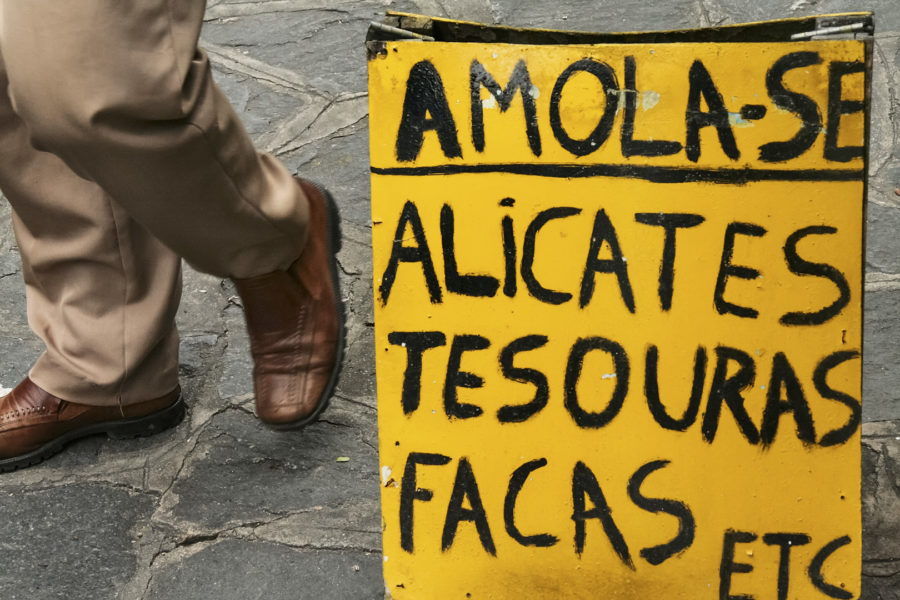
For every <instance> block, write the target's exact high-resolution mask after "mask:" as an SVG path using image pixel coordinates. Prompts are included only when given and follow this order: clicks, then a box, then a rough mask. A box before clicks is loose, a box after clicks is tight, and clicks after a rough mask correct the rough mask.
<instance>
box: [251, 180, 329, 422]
mask: <svg viewBox="0 0 900 600" xmlns="http://www.w3.org/2000/svg"><path fill="white" fill-rule="evenodd" d="M297 182H298V183H299V185H300V187H301V188H303V192H304V193H305V194H306V197H307V198H308V199H309V220H310V223H309V239H308V241H307V243H306V247H305V248H304V249H303V254H302V255H301V256H300V258H299V259H297V261H296V262H295V263H294V264H293V265H291V266H290V268H289V269H288V270H287V271H275V272H273V273H267V274H265V275H260V276H258V277H252V278H249V279H236V280H235V281H234V283H235V287H236V288H237V292H238V294H239V295H240V297H241V300H242V302H243V304H244V314H245V316H246V319H247V330H248V332H249V334H250V351H251V353H252V354H253V383H254V387H255V389H256V412H257V415H258V416H259V418H260V419H261V420H262V421H263V422H264V423H266V424H267V425H270V426H272V427H274V428H275V429H293V428H297V427H302V426H304V425H307V424H309V423H310V422H312V421H313V420H315V419H316V417H318V416H319V414H320V413H321V412H322V410H324V408H325V405H326V403H327V402H328V398H329V396H331V392H332V391H333V390H334V385H335V383H336V381H337V375H338V371H339V370H340V366H341V358H342V357H343V353H344V314H343V305H342V304H341V296H340V288H339V285H340V284H339V281H338V273H337V262H336V260H335V257H334V255H335V253H336V252H337V251H338V250H340V247H341V232H340V217H339V216H338V212H337V206H336V205H335V203H334V200H333V199H332V198H331V196H330V195H329V193H328V192H327V191H325V190H324V189H321V188H319V187H318V186H316V185H315V184H313V183H311V182H309V181H305V180H302V179H299V178H298V179H297Z"/></svg>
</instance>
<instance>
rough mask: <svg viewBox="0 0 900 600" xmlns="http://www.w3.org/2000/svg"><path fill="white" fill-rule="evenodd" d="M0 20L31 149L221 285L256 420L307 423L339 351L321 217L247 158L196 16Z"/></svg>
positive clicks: (145, 1) (81, 12)
mask: <svg viewBox="0 0 900 600" xmlns="http://www.w3.org/2000/svg"><path fill="white" fill-rule="evenodd" d="M0 8H2V12H0V17H2V19H0V21H2V30H0V46H2V49H3V53H4V56H5V58H6V62H7V67H8V74H9V80H10V88H9V89H10V96H11V98H12V100H13V103H14V107H15V110H16V112H17V113H18V114H19V116H20V117H21V118H22V120H23V121H24V122H25V123H26V125H27V127H28V130H29V133H30V138H31V141H32V143H33V144H34V145H35V146H36V147H38V148H42V149H46V150H49V151H51V152H53V153H54V154H56V155H58V156H59V157H61V158H62V159H63V161H65V162H66V164H67V165H68V166H69V167H70V168H72V169H73V170H74V171H76V172H77V173H79V174H80V175H82V176H83V177H85V178H87V179H90V180H92V181H94V182H96V183H97V184H98V185H99V186H100V187H101V188H102V189H103V190H104V191H105V192H107V193H108V194H109V195H110V196H111V197H113V198H115V199H116V201H117V202H118V203H119V204H121V205H122V206H123V207H124V208H125V210H126V211H127V212H128V214H129V215H130V216H131V217H133V218H134V219H135V221H137V222H138V223H140V224H141V225H143V226H144V227H145V228H146V229H147V230H148V231H150V232H151V233H152V234H153V235H154V236H155V237H157V238H158V239H160V240H161V241H162V242H164V243H165V244H166V245H167V246H169V247H170V248H172V249H173V250H174V251H175V252H177V253H178V254H180V255H182V256H183V257H184V258H185V259H187V260H188V262H190V263H192V264H193V265H195V266H196V267H197V268H199V269H200V270H202V271H205V272H208V273H213V274H217V275H222V276H228V277H232V278H234V279H235V280H236V282H237V284H238V290H239V292H240V293H241V296H242V299H243V300H244V308H245V312H246V313H247V320H248V329H249V332H250V337H251V347H252V349H253V352H254V360H255V370H254V381H255V384H256V391H257V408H258V409H259V414H260V416H261V418H263V419H264V420H265V421H267V422H268V423H270V424H272V425H276V426H299V425H303V424H305V423H306V422H308V421H309V420H310V419H311V418H313V417H314V416H315V415H316V414H317V413H318V412H319V411H320V410H321V407H322V406H323V405H324V400H325V399H326V398H327V395H328V394H329V393H330V390H331V389H332V387H333V385H334V380H335V376H336V372H337V364H338V362H339V358H340V354H341V351H342V335H343V325H342V319H341V317H340V309H339V298H338V297H337V274H336V271H335V268H334V259H333V252H334V251H335V250H336V249H337V245H338V243H339V240H338V239H337V235H336V231H337V226H336V213H335V211H334V206H333V203H332V202H331V201H330V198H329V197H328V196H327V194H325V193H322V192H321V191H320V190H318V189H316V188H314V187H313V186H310V185H307V184H303V185H298V183H297V182H295V181H294V179H293V178H292V177H291V176H290V174H289V173H288V172H287V171H286V170H285V169H284V167H283V166H281V165H280V164H279V163H278V162H277V161H275V160H274V159H272V158H271V157H269V156H266V155H261V154H258V153H257V152H256V151H255V149H254V148H253V146H252V144H251V141H250V139H249V137H248V136H247V134H246V132H245V131H244V129H243V127H242V126H241V124H240V122H239V120H238V118H237V116H236V115H235V113H234V111H233V109H232V108H231V106H230V105H229V104H228V102H227V101H226V100H225V98H224V96H223V95H222V93H221V92H220V91H219V89H218V88H217V87H216V86H215V85H214V84H213V82H212V79H211V76H210V67H209V62H208V60H207V59H206V57H205V55H203V54H202V53H201V52H198V51H197V49H196V42H197V38H198V36H199V30H200V25H201V22H202V16H203V9H204V2H203V1H202V0H142V1H141V2H120V1H118V0H80V1H79V2H77V3H68V2H65V3H63V2H57V1H56V0H29V2H18V1H12V0H3V2H2V4H0ZM48 90H52V93H48ZM311 222H312V223H315V224H316V225H315V227H314V228H313V229H312V230H310V227H309V224H310V223H311ZM308 238H309V242H308V243H307V239H308Z"/></svg>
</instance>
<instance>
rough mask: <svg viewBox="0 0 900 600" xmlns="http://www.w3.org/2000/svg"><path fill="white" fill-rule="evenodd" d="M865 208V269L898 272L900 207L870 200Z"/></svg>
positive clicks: (899, 267)
mask: <svg viewBox="0 0 900 600" xmlns="http://www.w3.org/2000/svg"><path fill="white" fill-rule="evenodd" d="M898 166H900V161H898ZM898 175H900V168H898ZM898 199H900V198H898ZM866 209H867V210H866V270H867V271H869V272H872V271H878V272H881V273H900V208H888V207H885V206H882V205H879V204H876V203H874V202H870V203H869V205H868V206H867V207H866Z"/></svg>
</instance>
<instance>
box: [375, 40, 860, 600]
mask: <svg viewBox="0 0 900 600" xmlns="http://www.w3.org/2000/svg"><path fill="white" fill-rule="evenodd" d="M865 53H866V48H865V44H864V42H861V41H854V40H843V41H825V40H823V41H802V42H787V43H721V44H700V43H698V44H693V43H655V44H599V45H580V46H579V45H567V46H530V45H513V44H493V45H492V44H478V43H465V44H462V43H438V42H418V41H417V42H409V41H398V42H389V43H387V44H385V46H384V52H382V53H381V54H380V55H379V56H378V57H375V58H373V59H371V60H370V63H369V77H370V84H369V85H370V88H369V89H370V103H371V111H370V112H371V116H370V119H371V122H370V125H371V140H372V141H371V164H372V173H373V175H372V219H373V229H372V236H373V248H374V274H375V280H374V288H375V321H376V328H375V335H376V352H377V379H378V411H379V429H380V433H379V435H380V445H381V447H380V457H381V459H380V460H381V465H382V466H381V476H382V484H383V486H382V508H383V519H384V573H385V582H386V586H387V589H388V592H389V593H390V594H391V596H392V597H393V598H395V599H397V600H401V599H412V600H448V599H456V598H460V599H465V598H473V599H487V598H491V599H521V598H527V599H537V598H548V599H554V600H557V599H596V598H634V599H648V600H649V599H655V598H660V599H661V598H667V599H668V598H674V599H683V600H704V599H710V600H714V599H719V600H750V599H754V600H768V599H772V600H776V599H778V600H783V599H787V598H791V599H802V600H806V599H820V598H821V599H826V598H846V599H849V598H856V597H858V595H859V591H860V555H861V545H860V496H859V488H860V446H859V425H860V415H861V411H860V397H861V359H860V352H861V347H862V342H861V319H862V313H861V295H862V264H861V261H862V234H863V197H864V181H865V177H864V176H865V166H864V146H865V141H864V140H865V126H866V120H865V110H866V109H865V99H866V68H865Z"/></svg>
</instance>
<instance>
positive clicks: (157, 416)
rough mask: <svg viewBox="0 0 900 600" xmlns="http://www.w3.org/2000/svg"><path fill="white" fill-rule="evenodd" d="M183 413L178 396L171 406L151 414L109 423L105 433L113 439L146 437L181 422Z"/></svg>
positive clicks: (182, 405)
mask: <svg viewBox="0 0 900 600" xmlns="http://www.w3.org/2000/svg"><path fill="white" fill-rule="evenodd" d="M184 415H185V406H184V400H183V399H182V398H181V397H180V396H179V397H178V400H176V401H175V402H174V403H173V404H172V405H171V406H169V407H168V408H166V409H164V410H161V411H159V412H156V413H153V414H152V415H147V416H146V417H139V418H137V419H130V420H128V421H119V422H117V423H113V424H110V426H109V427H108V428H107V429H106V435H108V436H109V437H110V438H111V439H114V440H127V439H131V438H137V437H147V436H150V435H154V434H157V433H160V432H162V431H165V430H166V429H170V428H172V427H175V426H176V425H178V424H179V423H181V421H182V419H184Z"/></svg>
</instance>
